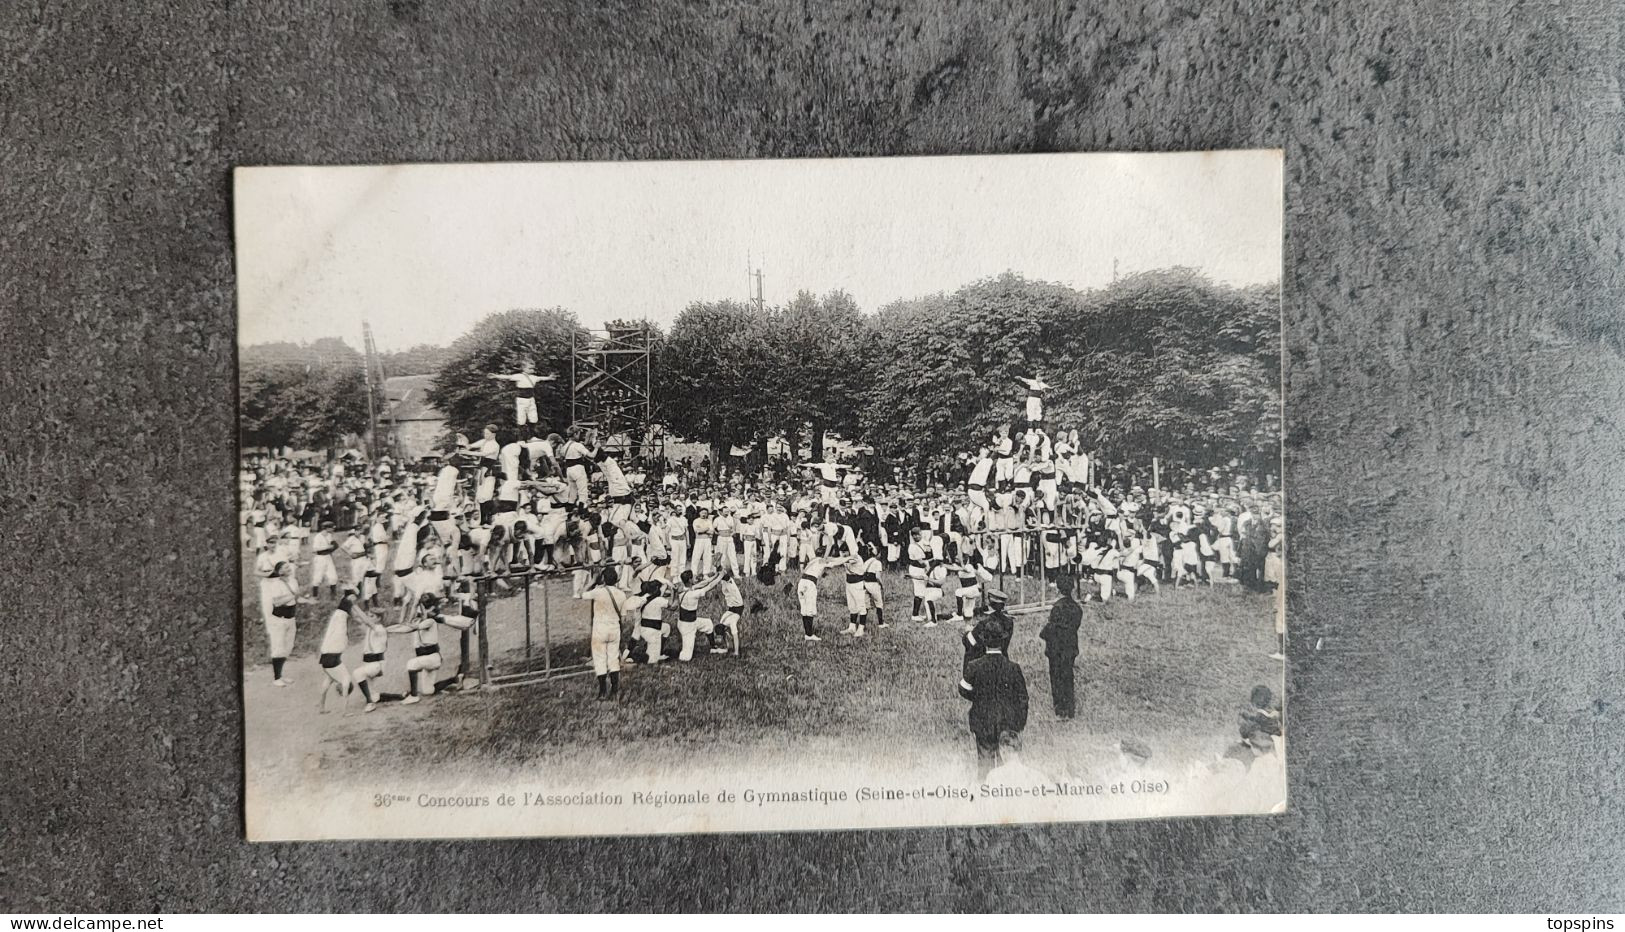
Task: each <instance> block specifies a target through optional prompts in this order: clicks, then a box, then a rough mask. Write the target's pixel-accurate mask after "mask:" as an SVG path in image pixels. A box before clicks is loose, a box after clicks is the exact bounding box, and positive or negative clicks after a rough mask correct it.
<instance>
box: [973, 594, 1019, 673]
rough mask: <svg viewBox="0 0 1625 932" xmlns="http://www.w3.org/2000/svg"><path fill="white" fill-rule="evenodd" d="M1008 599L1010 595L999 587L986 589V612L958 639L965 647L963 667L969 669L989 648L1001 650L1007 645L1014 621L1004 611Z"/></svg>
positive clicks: (1012, 631) (1013, 632) (1013, 631)
mask: <svg viewBox="0 0 1625 932" xmlns="http://www.w3.org/2000/svg"><path fill="white" fill-rule="evenodd" d="M1009 601H1010V597H1009V596H1007V595H1005V594H1004V591H1003V590H1001V589H989V590H988V591H987V614H986V615H983V616H982V617H981V619H979V620H978V621H977V622H976V624H974V625H972V626H971V629H970V630H969V631H966V632H965V636H964V637H963V638H962V639H961V640H960V644H961V646H963V647H964V648H965V660H964V663H963V664H962V667H963V669H965V670H969V669H970V665H971V664H972V663H974V662H976V661H977V660H980V659H981V658H982V657H984V656H986V654H987V652H988V650H989V648H992V647H998V648H999V649H1000V650H1003V649H1004V648H1006V647H1008V646H1009V644H1010V638H1011V637H1013V636H1014V635H1015V622H1014V621H1012V620H1011V618H1010V616H1009V615H1006V614H1005V613H1004V606H1005V604H1006V603H1008V602H1009Z"/></svg>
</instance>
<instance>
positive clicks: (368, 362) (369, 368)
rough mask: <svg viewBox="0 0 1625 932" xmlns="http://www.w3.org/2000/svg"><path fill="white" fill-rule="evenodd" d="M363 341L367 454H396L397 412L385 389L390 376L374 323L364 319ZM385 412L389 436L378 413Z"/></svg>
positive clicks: (375, 456) (362, 327)
mask: <svg viewBox="0 0 1625 932" xmlns="http://www.w3.org/2000/svg"><path fill="white" fill-rule="evenodd" d="M361 343H362V346H363V348H364V350H365V360H364V364H365V366H366V381H367V427H368V431H369V435H370V438H371V444H370V445H371V449H369V450H368V451H367V454H368V456H369V457H370V458H372V459H375V460H376V459H377V458H378V456H379V454H380V453H390V454H395V453H396V452H398V451H396V449H395V443H396V440H397V437H396V431H395V415H394V411H393V407H394V406H393V405H391V404H390V402H389V393H388V392H387V391H386V390H385V389H384V386H385V384H386V381H385V380H386V379H387V378H388V376H386V375H385V374H384V361H383V359H382V357H380V356H379V355H378V346H377V344H375V343H373V340H372V324H370V323H368V322H367V321H365V320H363V321H362V322H361ZM380 412H382V413H383V414H384V416H385V417H387V418H388V420H389V428H388V433H387V439H386V437H384V436H381V435H380V434H379V431H378V420H379V413H380Z"/></svg>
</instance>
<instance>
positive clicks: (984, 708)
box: [959, 616, 1027, 780]
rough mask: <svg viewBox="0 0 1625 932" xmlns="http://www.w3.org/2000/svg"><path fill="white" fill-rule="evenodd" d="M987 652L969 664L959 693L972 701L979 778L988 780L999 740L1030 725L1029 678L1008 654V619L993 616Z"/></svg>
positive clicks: (971, 708)
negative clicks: (1028, 706) (1028, 707)
mask: <svg viewBox="0 0 1625 932" xmlns="http://www.w3.org/2000/svg"><path fill="white" fill-rule="evenodd" d="M986 634H987V636H988V638H989V642H988V644H987V647H986V650H985V653H984V654H983V655H982V656H981V657H978V658H976V659H975V660H973V661H971V662H970V663H967V664H966V665H965V668H964V675H963V676H962V677H961V678H960V680H959V695H961V696H963V697H964V698H966V699H969V700H970V731H971V735H972V736H974V737H975V739H976V764H977V779H979V780H985V779H987V774H988V771H990V770H992V769H993V765H994V764H995V763H997V761H998V757H999V741H1000V738H1001V737H1003V736H1006V735H1020V734H1021V732H1022V731H1023V730H1024V729H1025V728H1026V727H1027V679H1026V677H1025V676H1023V675H1022V673H1021V666H1020V665H1019V664H1016V663H1014V662H1012V661H1011V660H1010V659H1009V658H1008V657H1006V656H1005V654H1004V652H1005V648H1006V647H1007V646H1008V645H1009V643H1010V624H1009V620H1008V619H1005V618H1003V617H1002V616H990V617H989V619H988V623H987V630H986Z"/></svg>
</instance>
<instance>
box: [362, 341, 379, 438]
mask: <svg viewBox="0 0 1625 932" xmlns="http://www.w3.org/2000/svg"><path fill="white" fill-rule="evenodd" d="M361 345H362V348H363V350H364V351H365V358H364V364H365V365H366V367H367V369H366V371H367V377H366V382H367V459H368V460H369V461H374V460H377V459H378V406H377V405H376V404H375V403H374V401H373V396H372V393H373V381H372V374H373V366H374V365H375V364H376V363H377V358H378V350H377V347H375V346H374V345H373V342H372V324H370V323H368V322H367V321H365V320H363V321H362V322H361Z"/></svg>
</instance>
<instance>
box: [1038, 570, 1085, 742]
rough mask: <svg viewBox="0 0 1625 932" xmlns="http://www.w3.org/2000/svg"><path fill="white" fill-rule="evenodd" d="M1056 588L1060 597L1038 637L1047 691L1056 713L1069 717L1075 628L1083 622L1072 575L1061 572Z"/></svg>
mask: <svg viewBox="0 0 1625 932" xmlns="http://www.w3.org/2000/svg"><path fill="white" fill-rule="evenodd" d="M1055 588H1056V589H1057V590H1059V591H1060V593H1061V597H1060V598H1059V599H1058V600H1056V602H1055V607H1054V608H1052V609H1050V612H1049V622H1048V623H1046V624H1045V625H1044V628H1043V630H1041V631H1039V632H1038V636H1039V638H1040V639H1042V640H1043V642H1044V656H1046V657H1048V658H1049V690H1050V695H1051V696H1052V697H1053V698H1054V700H1055V714H1056V716H1057V717H1059V718H1063V719H1068V718H1071V717H1072V716H1073V715H1074V714H1076V711H1077V699H1076V696H1075V695H1074V693H1073V689H1072V664H1073V662H1074V661H1075V660H1077V659H1078V625H1079V624H1081V623H1082V621H1083V606H1081V605H1079V604H1078V603H1077V600H1075V599H1073V598H1072V575H1071V574H1070V573H1062V574H1060V575H1059V576H1057V577H1056V578H1055Z"/></svg>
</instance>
